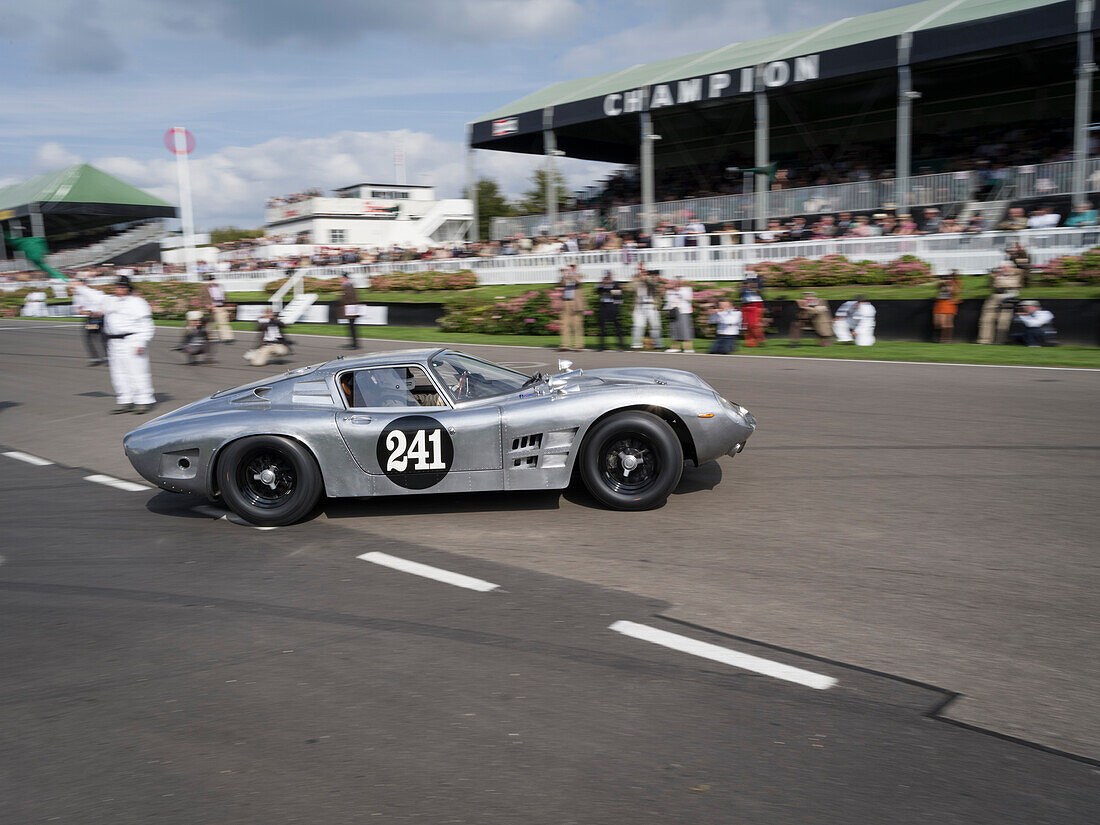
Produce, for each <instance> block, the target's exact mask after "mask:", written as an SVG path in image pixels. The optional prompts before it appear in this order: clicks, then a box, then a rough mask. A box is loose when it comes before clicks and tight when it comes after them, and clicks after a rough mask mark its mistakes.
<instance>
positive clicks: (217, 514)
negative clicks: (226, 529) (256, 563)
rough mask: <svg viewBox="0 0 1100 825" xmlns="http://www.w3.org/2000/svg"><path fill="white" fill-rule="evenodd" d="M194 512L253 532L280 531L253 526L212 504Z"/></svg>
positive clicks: (273, 528)
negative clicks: (249, 528) (248, 528)
mask: <svg viewBox="0 0 1100 825" xmlns="http://www.w3.org/2000/svg"><path fill="white" fill-rule="evenodd" d="M191 510H192V512H195V513H201V514H202V515H204V516H209V517H210V518H212V519H214V520H215V521H220V520H222V519H225V520H226V521H228V522H230V523H232V524H239V525H240V526H241V527H251V528H252V529H253V530H278V529H279V528H278V527H260V526H258V525H256V524H253V523H252V522H250V521H245V520H244V519H243V518H241V517H240V516H238V515H237V514H236V513H231V512H229V511H228V510H222V509H221V508H220V507H215V506H213V505H212V504H200V505H198V506H197V507H192V508H191Z"/></svg>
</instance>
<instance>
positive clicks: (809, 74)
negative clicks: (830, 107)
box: [493, 54, 821, 135]
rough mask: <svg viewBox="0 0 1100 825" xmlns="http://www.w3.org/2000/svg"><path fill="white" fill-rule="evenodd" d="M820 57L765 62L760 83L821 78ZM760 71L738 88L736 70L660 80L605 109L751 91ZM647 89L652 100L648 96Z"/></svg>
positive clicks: (608, 101) (612, 111) (749, 69)
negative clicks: (681, 78)
mask: <svg viewBox="0 0 1100 825" xmlns="http://www.w3.org/2000/svg"><path fill="white" fill-rule="evenodd" d="M820 57H821V56H820V55H816V54H809V55H806V56H805V57H796V58H795V59H794V60H773V61H772V62H771V63H765V64H764V65H763V66H761V67H759V73H760V85H761V87H762V88H765V89H775V88H778V87H779V86H786V85H787V84H788V83H799V82H801V81H803V80H817V79H818V78H819V77H820V76H821V60H820ZM756 74H757V67H755V66H746V67H745V68H744V69H741V71H740V72H738V73H737V75H736V79H737V81H738V86H737V87H736V88H734V87H733V82H734V78H735V75H734V74H732V73H730V72H718V73H717V74H712V75H705V76H703V77H693V78H691V79H690V80H678V81H676V82H675V83H656V84H654V85H653V86H651V87H649V89H645V88H642V89H632V90H631V91H628V92H616V93H615V94H610V95H607V96H605V97H604V99H603V113H604V114H605V115H608V116H609V117H614V116H615V115H621V114H623V113H629V112H644V111H652V110H653V109H660V108H661V107H663V106H676V105H680V104H683V103H696V102H698V101H700V100H704V99H713V98H718V97H728V96H729V95H733V94H750V93H752V92H753V91H755V90H756V84H755V80H756ZM647 91H648V93H649V94H648V97H649V100H648V101H647V100H646V97H647V94H646V93H647ZM647 104H648V105H647ZM504 122H505V121H501V120H496V121H493V134H494V135H495V134H498V132H497V124H498V123H504ZM513 131H514V130H513ZM500 134H503V132H501V133H500Z"/></svg>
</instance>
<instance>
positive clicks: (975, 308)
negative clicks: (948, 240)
mask: <svg viewBox="0 0 1100 825" xmlns="http://www.w3.org/2000/svg"><path fill="white" fill-rule="evenodd" d="M827 303H828V304H829V308H830V310H831V311H833V312H835V311H836V309H837V307H838V306H840V304H841V303H843V302H842V301H828V302H827ZM871 303H872V304H873V305H874V307H875V311H876V318H875V336H876V337H877V338H879V339H881V340H884V341H934V340H936V337H935V333H934V330H933V328H932V305H933V303H934V301H933V299H931V298H925V299H882V300H874V301H871ZM984 303H985V299H984V298H973V299H967V300H965V301H961V302H960V304H959V311H958V315H956V316H955V334H954V337H953V340H954V341H955V342H956V343H960V344H965V343H974V342H975V341H976V340H977V338H978V322H979V319H980V318H981V311H982V305H983V304H984ZM1042 305H1043V308H1044V309H1048V310H1050V311H1051V312H1052V313H1054V327H1055V328H1056V329H1057V331H1058V335H1057V341H1058V343H1059V344H1066V345H1075V346H1089V347H1095V346H1100V300H1097V299H1089V298H1051V299H1047V300H1044V301H1043V302H1042ZM365 306H367V307H368V311H367V312H365V313H364V314H363V316H362V318H361V319H360V321H359V324H360V325H366V326H382V325H391V326H401V327H435V326H437V325H438V323H439V319H440V318H442V317H443V315H444V311H445V310H444V305H443V304H401V303H393V302H376V303H368V304H366V305H365ZM267 308H268V305H267V304H258V303H240V304H237V307H236V312H237V320H241V321H254V320H256V319H257V318H259V317H260V316H261V315H262V314H263V312H264V310H266V309H267ZM310 310H311V312H312V314H311V315H310V316H307V317H304V318H302V319H301V321H299V323H302V324H306V323H312V324H332V325H334V327H333V334H340V331H341V330H342V329H343V327H342V326H337V325H342V324H344V323H346V321H344V320H343V318H342V312H341V310H342V307H341V305H340V303H339V302H336V301H324V302H321V303H318V304H314V305H313V306H312V307H310ZM767 310H768V316H769V318H770V319H771V324H770V326H769V329H770V330H771V331H772V335H773V337H772V338H769V340H785V339H786V338H787V337H788V336H789V335H790V332H791V325H792V324H794V323H795V322H796V319H797V317H798V306H797V304H796V303H795V302H794V301H768V302H767ZM49 314H50V317H56V318H64V317H68V316H71V315H72V314H73V312H72V306H71V305H69V304H51V305H50V307H49ZM291 329H293V327H291ZM164 334H166V335H171V334H172V333H171V331H167V332H165V333H164ZM802 339H803V343H802V346H810V345H811V344H812V343H813V342H814V336H813V333H810V332H806V333H803V335H802Z"/></svg>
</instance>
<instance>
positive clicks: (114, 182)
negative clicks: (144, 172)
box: [0, 163, 176, 218]
mask: <svg viewBox="0 0 1100 825" xmlns="http://www.w3.org/2000/svg"><path fill="white" fill-rule="evenodd" d="M32 205H34V206H35V207H36V208H37V209H38V211H40V212H42V213H43V214H49V213H62V214H64V213H69V214H83V215H103V216H110V215H118V216H126V217H175V215H176V207H174V206H172V205H171V204H169V203H166V202H164V201H162V200H161V199H160V198H157V197H154V196H153V195H150V194H149V193H148V192H143V191H142V190H140V189H138V188H137V187H135V186H131V185H130V184H128V183H124V182H123V181H121V180H119V179H118V178H116V177H114V176H112V175H108V174H107V173H106V172H102V171H100V170H99V169H96V168H95V167H94V166H89V165H88V164H86V163H81V164H78V165H76V166H70V167H69V168H67V169H62V170H61V171H58V172H49V173H47V174H45V175H38V176H37V177H33V178H31V179H30V180H26V181H23V182H22V183H16V184H12V185H11V186H5V187H3V188H0V217H2V218H9V217H10V218H16V217H21V216H23V215H26V214H27V213H28V211H29V210H30V207H31V206H32Z"/></svg>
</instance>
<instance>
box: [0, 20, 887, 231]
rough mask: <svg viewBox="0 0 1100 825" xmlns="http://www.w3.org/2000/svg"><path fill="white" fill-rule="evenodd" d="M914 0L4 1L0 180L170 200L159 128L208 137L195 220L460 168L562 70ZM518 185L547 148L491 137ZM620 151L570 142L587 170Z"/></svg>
mask: <svg viewBox="0 0 1100 825" xmlns="http://www.w3.org/2000/svg"><path fill="white" fill-rule="evenodd" d="M899 5H903V2H901V0H835V2H832V3H820V2H808V0H727V2H721V0H713V2H708V1H707V0H676V1H675V2H673V0H633V2H627V1H626V0H377V1H376V0H35V2H34V3H28V2H25V0H0V20H2V21H3V24H2V26H0V185H4V184H8V183H14V182H17V181H20V180H24V179H26V178H27V177H30V176H31V175H35V174H39V173H42V172H49V171H54V170H56V169H60V168H62V167H64V166H67V165H69V164H72V163H77V162H81V161H83V162H87V163H91V164H93V165H95V166H97V167H99V168H101V169H103V170H105V171H107V172H110V173H111V174H114V175H117V176H118V177H120V178H122V179H123V180H126V181H128V182H130V183H133V184H135V185H137V186H140V187H142V188H145V189H148V190H149V191H151V192H153V193H155V194H157V195H159V196H160V197H162V198H164V199H165V200H167V201H170V202H172V203H175V202H177V200H178V197H177V194H176V191H175V184H174V181H175V173H174V167H173V161H172V159H171V157H170V156H169V155H168V153H167V151H166V150H165V148H164V145H163V143H162V135H163V134H164V131H165V130H166V129H167V128H168V127H170V126H175V125H182V126H186V127H187V128H189V129H190V130H191V131H192V132H193V133H194V134H195V136H196V139H197V148H196V150H195V153H194V155H193V161H192V167H191V168H192V177H193V181H194V188H195V212H196V223H197V224H198V226H199V227H200V228H206V229H209V228H212V227H215V226H225V225H236V226H243V227H253V226H259V225H260V224H261V223H262V221H263V203H264V199H265V198H266V197H268V196H270V195H276V194H283V193H289V192H295V191H299V190H301V189H304V188H307V187H310V186H317V187H320V188H322V189H331V188H333V187H337V186H344V185H349V184H352V183H359V182H361V181H376V182H387V181H392V180H393V179H394V167H393V149H394V144H395V142H397V141H400V142H401V143H402V144H403V146H404V151H405V156H406V165H407V170H408V172H407V179H408V182H409V183H431V184H434V185H435V186H437V187H438V189H439V192H440V194H441V195H443V196H452V197H453V196H457V195H459V194H460V191H461V188H462V185H463V180H464V178H463V175H464V166H463V164H464V159H463V148H462V145H463V132H464V124H465V123H466V122H468V121H471V120H478V119H480V117H481V116H482V115H484V114H486V113H488V112H490V111H492V110H494V109H496V108H498V107H500V106H502V105H505V104H507V103H509V102H511V101H512V100H515V99H516V98H519V97H521V96H523V95H525V94H528V93H530V92H532V91H535V90H537V89H540V88H542V87H544V86H547V85H549V84H550V83H554V82H557V81H559V80H568V79H571V78H576V77H584V76H586V75H590V74H596V73H598V72H603V71H611V70H614V69H619V68H623V67H626V66H631V65H634V64H637V63H647V62H651V61H654V60H660V59H663V58H667V57H676V56H678V55H683V54H689V53H691V52H696V51H701V50H704V49H711V48H715V47H717V46H722V45H726V44H728V43H733V42H737V41H742V40H752V39H755V38H758V37H765V36H768V35H772V34H779V33H782V32H787V31H793V30H796V29H802V28H807V27H809V26H814V25H819V24H822V23H826V22H829V21H831V20H836V19H838V18H841V17H846V16H852V15H858V14H865V13H867V12H872V11H879V10H881V9H885V8H892V7H894V6H899ZM477 154H478V160H477V163H478V169H479V172H480V173H481V174H482V175H484V176H488V177H492V178H495V179H496V180H498V181H499V182H500V183H501V185H502V187H503V188H504V189H505V191H506V192H508V193H510V194H518V193H520V192H522V191H523V190H524V189H525V188H527V182H528V180H529V178H530V176H531V173H532V171H533V170H534V168H535V164H536V163H537V161H536V159H534V158H531V157H529V156H523V155H509V154H506V153H500V152H484V151H481V152H478V153H477ZM609 168H610V167H607V166H605V165H601V164H595V163H586V162H581V161H568V160H567V161H566V162H565V163H564V165H563V171H564V172H565V173H566V174H567V176H568V179H569V183H570V185H571V186H573V187H574V188H579V187H580V186H583V185H585V184H588V183H592V182H593V181H594V180H597V179H598V178H600V177H601V176H603V175H605V174H607V172H608V170H609Z"/></svg>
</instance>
